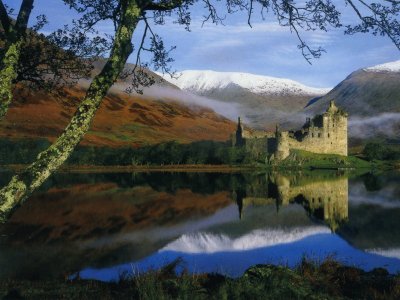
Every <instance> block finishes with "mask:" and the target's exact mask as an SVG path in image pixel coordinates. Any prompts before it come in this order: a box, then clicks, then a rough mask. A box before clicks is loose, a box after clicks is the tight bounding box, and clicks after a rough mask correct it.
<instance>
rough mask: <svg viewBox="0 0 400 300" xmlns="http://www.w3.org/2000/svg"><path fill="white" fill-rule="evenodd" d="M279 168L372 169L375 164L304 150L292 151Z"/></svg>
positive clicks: (359, 159)
mask: <svg viewBox="0 0 400 300" xmlns="http://www.w3.org/2000/svg"><path fill="white" fill-rule="evenodd" d="M278 167H279V168H306V169H360V168H364V169H371V168H373V167H374V164H373V163H371V162H368V161H366V160H363V159H361V158H358V157H356V156H343V155H336V154H318V153H312V152H307V151H304V150H291V152H290V155H289V156H288V157H287V158H286V159H285V160H284V161H282V162H281V163H279V164H278Z"/></svg>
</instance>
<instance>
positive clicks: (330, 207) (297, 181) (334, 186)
mask: <svg viewBox="0 0 400 300" xmlns="http://www.w3.org/2000/svg"><path fill="white" fill-rule="evenodd" d="M325 175H326V174H325ZM256 179H258V180H254V181H252V182H251V183H249V184H247V185H245V186H244V187H245V189H240V188H239V189H236V190H235V191H234V192H233V198H234V199H235V200H236V202H237V205H238V208H239V217H240V218H242V217H243V208H245V207H247V206H249V205H251V206H263V205H275V206H276V209H277V212H279V209H280V208H281V207H286V206H288V205H290V204H293V203H298V204H301V205H302V206H303V207H304V209H305V210H306V211H307V213H308V215H309V216H310V217H311V218H315V219H316V220H322V221H324V222H325V223H326V224H327V225H328V226H329V227H330V229H331V230H332V231H336V229H338V227H339V226H340V224H343V223H344V222H345V221H346V220H347V219H348V178H347V176H346V175H345V174H344V173H342V174H341V173H335V174H334V176H331V177H327V176H317V175H316V176H311V177H309V176H306V175H303V174H301V173H296V174H294V175H286V176H285V175H282V174H279V173H273V174H267V175H266V176H265V178H263V177H259V178H256ZM263 179H264V180H263Z"/></svg>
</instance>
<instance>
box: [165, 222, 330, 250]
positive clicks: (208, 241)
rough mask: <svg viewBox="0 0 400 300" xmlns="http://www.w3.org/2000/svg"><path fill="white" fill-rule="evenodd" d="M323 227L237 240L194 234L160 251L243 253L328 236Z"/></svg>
mask: <svg viewBox="0 0 400 300" xmlns="http://www.w3.org/2000/svg"><path fill="white" fill-rule="evenodd" d="M330 233H331V231H330V230H329V228H327V227H324V226H312V227H311V226H310V227H298V228H295V229H294V230H293V229H291V230H290V231H288V230H284V229H270V230H254V231H252V232H250V233H248V234H245V235H243V236H240V237H237V238H230V237H228V236H226V235H222V234H211V233H196V234H184V235H182V236H181V237H180V238H179V239H177V240H175V241H173V242H171V243H170V244H168V245H166V246H165V247H164V248H162V249H161V250H160V252H162V251H177V252H183V253H215V252H224V251H243V250H251V249H257V248H262V247H270V246H276V245H279V244H288V243H293V242H296V241H299V240H302V239H304V238H306V237H309V236H312V235H316V234H330Z"/></svg>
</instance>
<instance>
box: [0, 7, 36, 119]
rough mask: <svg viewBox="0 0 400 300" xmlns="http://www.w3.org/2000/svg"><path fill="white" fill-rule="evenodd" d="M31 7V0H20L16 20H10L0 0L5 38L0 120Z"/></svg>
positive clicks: (5, 107)
mask: <svg viewBox="0 0 400 300" xmlns="http://www.w3.org/2000/svg"><path fill="white" fill-rule="evenodd" d="M32 8H33V0H24V1H22V4H21V8H20V10H19V14H18V17H17V20H16V21H15V22H12V20H11V19H10V18H9V17H8V12H7V8H6V6H5V5H4V4H3V1H0V21H1V27H2V34H3V35H4V37H5V40H6V42H5V45H4V48H3V53H4V54H3V53H2V60H1V70H0V120H1V119H2V118H3V117H4V116H5V114H6V113H7V109H8V106H9V104H10V102H11V100H12V85H13V83H14V81H15V80H16V78H17V76H18V73H17V65H18V63H19V60H20V56H21V48H22V43H23V38H24V37H25V34H26V29H27V26H28V21H29V17H30V14H31V11H32Z"/></svg>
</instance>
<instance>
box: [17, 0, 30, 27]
mask: <svg viewBox="0 0 400 300" xmlns="http://www.w3.org/2000/svg"><path fill="white" fill-rule="evenodd" d="M33 1H34V0H23V1H22V4H21V8H20V10H19V13H18V17H17V21H16V23H15V28H16V30H17V31H18V32H19V34H25V30H26V28H27V27H28V20H29V16H30V14H31V11H32V9H33Z"/></svg>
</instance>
